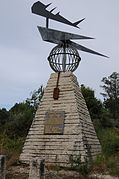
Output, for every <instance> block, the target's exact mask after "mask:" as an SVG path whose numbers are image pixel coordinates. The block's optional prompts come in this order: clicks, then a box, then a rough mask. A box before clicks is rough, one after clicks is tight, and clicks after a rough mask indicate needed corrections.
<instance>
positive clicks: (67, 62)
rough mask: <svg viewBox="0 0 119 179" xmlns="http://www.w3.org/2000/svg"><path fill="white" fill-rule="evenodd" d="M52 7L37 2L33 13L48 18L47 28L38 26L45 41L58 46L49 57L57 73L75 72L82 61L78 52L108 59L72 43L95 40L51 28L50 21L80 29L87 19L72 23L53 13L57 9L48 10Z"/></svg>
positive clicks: (33, 7) (51, 65)
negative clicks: (80, 25) (79, 25)
mask: <svg viewBox="0 0 119 179" xmlns="http://www.w3.org/2000/svg"><path fill="white" fill-rule="evenodd" d="M50 5H51V3H50V4H47V5H45V4H43V3H42V2H40V1H37V2H35V3H34V4H33V6H32V8H31V9H32V13H34V14H36V15H39V16H43V17H45V18H46V27H42V26H38V30H39V32H40V34H41V37H42V39H43V41H46V42H49V43H54V44H57V46H56V47H55V48H53V49H52V51H51V53H50V55H49V57H48V60H49V64H50V67H51V68H52V69H53V70H54V71H55V72H61V71H63V72H65V71H72V72H74V71H75V70H76V69H77V67H78V65H79V62H80V60H81V58H80V56H79V53H78V51H77V50H80V51H83V52H88V53H91V54H95V55H100V56H102V57H107V56H106V55H103V54H101V53H99V52H96V51H94V50H92V49H89V48H87V47H84V46H82V45H80V44H78V43H75V42H74V41H72V40H83V39H87V40H88V39H93V38H92V37H87V36H83V35H79V34H73V33H68V32H63V31H59V30H56V29H51V28H49V20H50V19H51V20H54V21H58V22H61V23H64V24H67V25H69V26H73V27H76V28H79V27H78V24H80V23H81V22H82V21H83V20H84V19H85V18H83V19H80V20H78V21H76V22H71V21H69V20H68V19H66V18H65V17H63V16H62V15H60V12H58V13H56V14H54V13H52V12H53V11H54V10H55V8H53V9H51V10H50V11H49V10H47V8H48V7H49V6H50ZM107 58H108V57H107Z"/></svg>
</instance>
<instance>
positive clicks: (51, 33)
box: [38, 26, 93, 43]
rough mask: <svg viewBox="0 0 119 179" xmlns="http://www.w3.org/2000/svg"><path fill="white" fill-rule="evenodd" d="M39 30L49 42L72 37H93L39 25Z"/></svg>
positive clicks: (81, 38)
mask: <svg viewBox="0 0 119 179" xmlns="http://www.w3.org/2000/svg"><path fill="white" fill-rule="evenodd" d="M38 30H39V32H40V34H41V36H42V39H43V40H44V41H48V42H52V43H53V42H54V43H56V42H57V43H59V42H60V41H63V40H64V41H65V40H70V39H79V40H83V39H93V38H92V37H86V36H83V35H77V34H72V33H68V32H63V31H59V30H54V29H49V28H45V27H41V26H38Z"/></svg>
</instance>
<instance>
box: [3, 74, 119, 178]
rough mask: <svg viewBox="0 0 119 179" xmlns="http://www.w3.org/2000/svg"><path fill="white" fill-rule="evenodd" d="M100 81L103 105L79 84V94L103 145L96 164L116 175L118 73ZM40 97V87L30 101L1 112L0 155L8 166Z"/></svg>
mask: <svg viewBox="0 0 119 179" xmlns="http://www.w3.org/2000/svg"><path fill="white" fill-rule="evenodd" d="M102 82H103V85H102V86H101V87H102V89H104V93H102V95H103V96H104V102H101V101H100V100H98V99H97V98H96V97H95V92H94V91H93V90H92V89H91V88H90V87H85V86H84V85H81V91H82V94H83V96H84V98H85V101H86V104H87V107H88V109H89V112H90V115H91V118H92V120H93V123H94V126H95V129H96V131H97V134H98V137H99V139H100V142H101V145H102V156H101V157H100V158H98V160H97V163H96V165H98V166H99V168H100V169H101V167H102V165H104V163H105V167H104V166H103V167H102V170H104V168H108V170H110V172H112V173H113V174H117V173H118V175H119V167H118V166H119V163H118V159H119V154H118V153H119V74H118V73H116V72H114V73H113V74H112V75H110V76H109V77H104V78H103V79H102ZM42 95H43V87H42V86H41V87H40V88H39V89H38V90H36V91H34V92H33V93H32V95H31V98H28V99H27V100H26V101H24V102H22V103H19V104H15V105H14V106H13V107H12V108H11V109H10V110H9V111H7V110H6V109H4V108H3V109H0V152H1V154H6V155H7V158H8V165H11V164H13V163H14V162H17V159H18V156H19V154H20V153H21V149H22V146H23V142H24V139H25V137H26V135H27V132H28V130H29V127H30V125H31V122H32V120H33V118H34V115H35V111H36V110H37V107H38V105H39V102H40V100H41V98H42ZM15 156H16V157H15ZM113 161H115V162H113ZM116 161H117V163H118V164H117V163H116ZM112 168H113V169H112Z"/></svg>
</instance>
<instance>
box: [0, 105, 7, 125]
mask: <svg viewBox="0 0 119 179" xmlns="http://www.w3.org/2000/svg"><path fill="white" fill-rule="evenodd" d="M8 120H9V112H8V111H7V110H6V109H5V108H2V109H0V127H1V128H3V125H4V124H5V123H6V122H7V121H8Z"/></svg>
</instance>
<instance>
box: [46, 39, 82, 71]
mask: <svg viewBox="0 0 119 179" xmlns="http://www.w3.org/2000/svg"><path fill="white" fill-rule="evenodd" d="M48 61H49V64H50V67H51V68H52V70H54V71H55V72H62V71H63V72H65V71H71V72H74V71H75V70H76V69H77V67H78V65H79V62H80V61H81V58H80V56H79V53H78V51H77V49H76V48H74V47H73V46H71V45H69V44H68V43H63V42H62V43H60V44H58V45H57V46H56V47H54V48H53V49H52V51H51V52H50V55H49V57H48Z"/></svg>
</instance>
